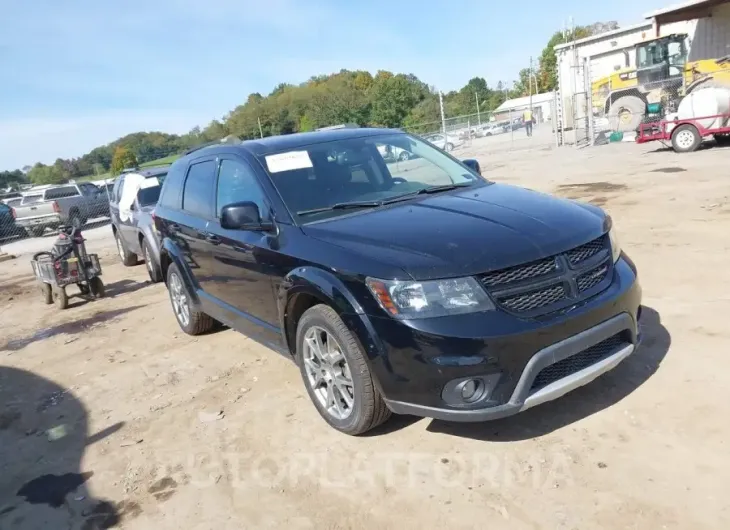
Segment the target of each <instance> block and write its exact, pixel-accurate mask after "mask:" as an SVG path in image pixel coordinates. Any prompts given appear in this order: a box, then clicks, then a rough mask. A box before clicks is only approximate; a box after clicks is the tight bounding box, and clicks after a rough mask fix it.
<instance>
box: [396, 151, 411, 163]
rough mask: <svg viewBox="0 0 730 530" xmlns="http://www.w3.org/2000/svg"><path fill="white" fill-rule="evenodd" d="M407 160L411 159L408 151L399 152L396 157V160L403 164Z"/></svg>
mask: <svg viewBox="0 0 730 530" xmlns="http://www.w3.org/2000/svg"><path fill="white" fill-rule="evenodd" d="M409 158H411V154H410V153H409V152H408V151H401V152H400V154H399V155H398V160H400V161H401V162H405V161H406V160H408V159H409Z"/></svg>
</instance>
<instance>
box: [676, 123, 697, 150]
mask: <svg viewBox="0 0 730 530" xmlns="http://www.w3.org/2000/svg"><path fill="white" fill-rule="evenodd" d="M700 144H702V137H701V136H700V133H699V131H698V130H697V127H695V126H694V125H691V124H689V123H685V124H684V125H680V126H679V127H677V128H676V129H675V130H674V131H673V132H672V147H673V148H674V150H675V151H676V152H677V153H691V152H692V151H696V150H697V148H698V147H699V146H700Z"/></svg>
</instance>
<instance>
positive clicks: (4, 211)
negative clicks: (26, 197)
mask: <svg viewBox="0 0 730 530" xmlns="http://www.w3.org/2000/svg"><path fill="white" fill-rule="evenodd" d="M8 200H9V201H10V200H13V199H8ZM23 235H25V230H23V229H22V228H21V227H19V226H18V225H17V224H16V222H15V213H14V212H13V208H12V207H11V206H10V205H8V204H7V203H6V202H4V201H0V240H2V239H7V238H11V237H21V236H23Z"/></svg>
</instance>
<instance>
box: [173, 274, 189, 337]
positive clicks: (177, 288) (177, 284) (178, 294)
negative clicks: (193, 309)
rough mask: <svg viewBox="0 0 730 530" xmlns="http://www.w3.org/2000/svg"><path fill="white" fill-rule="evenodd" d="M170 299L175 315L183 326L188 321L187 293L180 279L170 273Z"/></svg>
mask: <svg viewBox="0 0 730 530" xmlns="http://www.w3.org/2000/svg"><path fill="white" fill-rule="evenodd" d="M170 299H171V300H172V309H173V311H174V312H175V317H176V318H177V320H178V322H180V324H182V326H183V327H185V326H187V325H188V324H189V323H190V306H189V301H188V295H187V293H186V292H185V287H183V284H182V280H180V277H179V276H178V275H177V274H171V275H170Z"/></svg>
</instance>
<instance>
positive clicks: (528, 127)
mask: <svg viewBox="0 0 730 530" xmlns="http://www.w3.org/2000/svg"><path fill="white" fill-rule="evenodd" d="M522 122H523V123H524V124H525V131H527V136H532V109H525V111H524V112H523V113H522Z"/></svg>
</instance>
